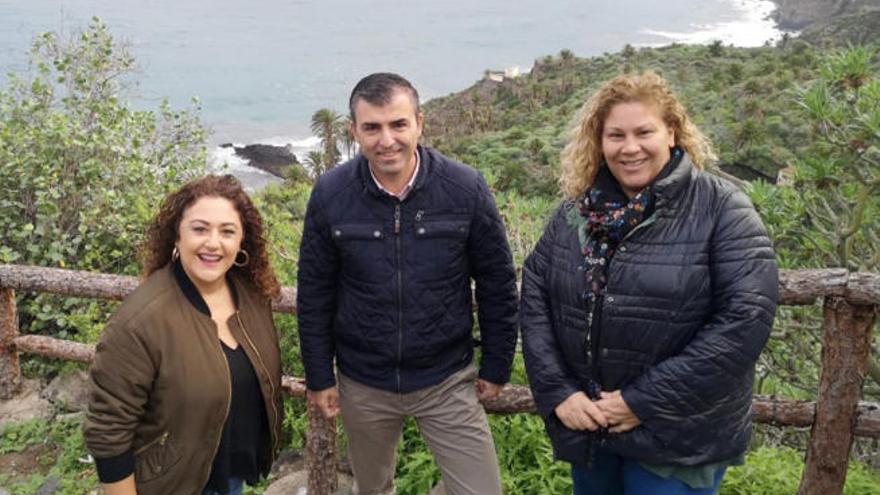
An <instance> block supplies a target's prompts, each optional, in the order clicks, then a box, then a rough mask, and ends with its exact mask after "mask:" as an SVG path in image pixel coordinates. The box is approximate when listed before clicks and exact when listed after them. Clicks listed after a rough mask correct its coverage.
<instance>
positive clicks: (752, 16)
mask: <svg viewBox="0 0 880 495" xmlns="http://www.w3.org/2000/svg"><path fill="white" fill-rule="evenodd" d="M731 3H732V4H733V7H734V8H735V9H737V10H738V11H740V12H741V13H742V18H741V19H739V20H736V21H729V22H717V23H710V24H693V26H692V27H693V28H694V30H693V31H690V32H674V31H660V30H654V29H645V30H643V31H642V32H643V33H645V34H650V35H653V36H658V37H661V38H665V39H667V40H668V41H670V42H675V43H687V44H708V43H712V42H714V41H716V40H718V41H721V42H722V43H724V44H730V45H735V46H743V47H749V46H761V45H763V44H764V43H766V42H768V41H769V42H773V41H776V40H777V39H779V38H780V37H782V35H783V31H781V30H780V29H779V28H778V27H777V26H776V23H775V22H774V21H773V20H772V19H771V18H770V14H772V13H773V11H774V10H775V9H776V5H774V4H773V2H770V1H768V0H731ZM661 44H662V43H661Z"/></svg>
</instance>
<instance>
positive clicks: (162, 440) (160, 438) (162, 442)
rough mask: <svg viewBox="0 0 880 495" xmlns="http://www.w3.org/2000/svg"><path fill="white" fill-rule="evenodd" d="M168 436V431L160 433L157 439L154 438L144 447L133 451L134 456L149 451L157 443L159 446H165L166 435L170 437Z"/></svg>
mask: <svg viewBox="0 0 880 495" xmlns="http://www.w3.org/2000/svg"><path fill="white" fill-rule="evenodd" d="M170 434H171V433H170V432H169V431H164V432H162V434H161V435H159V436H158V437H156V438H154V439H152V440H150V441H149V442H147V443H146V444H145V445H143V446H142V447H141V448H139V449H137V450H135V451H134V455H138V454H140V453H142V452H144V451H146V450H147V449H149V448H150V447H152V446H153V445H156V444H157V443H158V444H159V445H165V441H167V440H168V435H170Z"/></svg>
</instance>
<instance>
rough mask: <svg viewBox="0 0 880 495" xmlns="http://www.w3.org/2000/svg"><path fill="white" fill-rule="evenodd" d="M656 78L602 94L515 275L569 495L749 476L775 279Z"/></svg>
mask: <svg viewBox="0 0 880 495" xmlns="http://www.w3.org/2000/svg"><path fill="white" fill-rule="evenodd" d="M712 159H714V155H713V153H712V149H711V146H710V144H709V142H708V140H707V139H706V138H705V136H703V134H702V133H700V131H699V130H698V129H697V128H696V127H695V126H694V124H693V123H692V122H691V121H690V119H689V118H688V115H687V112H686V111H685V109H684V107H683V106H682V105H681V103H680V102H679V101H678V99H677V98H676V97H675V95H674V94H673V93H672V91H671V90H670V89H669V87H668V85H667V84H666V82H665V81H664V80H663V79H662V78H661V77H660V76H658V75H657V74H655V73H653V72H645V73H642V74H639V75H623V76H619V77H617V78H615V79H613V80H611V81H609V82H607V83H605V84H604V85H603V86H602V87H601V88H599V90H598V91H596V93H595V94H594V95H593V96H592V97H591V98H590V99H589V101H587V103H586V104H585V105H584V107H583V109H582V110H581V111H580V113H579V114H578V116H577V118H576V122H575V126H574V128H573V130H572V135H571V141H570V142H569V144H568V145H567V146H566V147H565V149H564V151H563V153H562V166H563V173H562V180H561V183H562V189H563V193H564V196H565V200H564V201H563V204H562V206H561V207H560V208H559V209H558V210H557V212H556V213H555V215H554V216H553V218H552V219H551V220H550V222H549V223H548V225H547V227H546V230H545V232H544V235H543V236H542V238H541V240H540V241H539V242H538V244H537V246H536V247H535V249H534V251H533V252H532V253H531V254H530V255H529V257H528V259H527V260H526V262H525V265H524V267H523V283H522V300H521V310H520V318H521V327H522V334H523V351H524V354H525V362H526V369H527V372H528V375H529V382H530V386H531V388H532V392H533V395H534V398H535V402H536V404H537V406H538V410H539V412H540V413H541V415H542V417H543V418H544V421H545V424H546V427H547V432H548V435H549V436H550V439H551V441H552V443H553V449H554V453H555V455H556V458H557V459H560V460H564V461H568V462H570V463H571V464H572V479H573V485H574V493H575V494H577V495H580V494H626V495H633V494H653V493H663V494H711V493H717V490H718V487H719V486H720V483H721V478H722V477H723V475H724V472H725V469H726V468H727V467H728V466H731V465H735V464H739V463H741V462H742V461H743V458H744V453H745V451H746V448H747V445H748V440H749V436H750V433H751V424H750V416H751V412H750V405H751V387H752V379H753V376H754V368H755V361H756V360H757V358H758V355H759V354H760V352H761V349H762V348H763V346H764V344H765V342H766V340H767V337H768V335H769V332H770V329H771V327H772V322H773V317H774V314H775V310H776V298H777V268H776V263H775V260H774V253H773V247H772V244H771V242H770V240H769V239H768V238H767V233H766V230H765V228H764V226H763V224H762V223H761V220H760V218H759V217H758V215H757V214H756V212H755V210H754V208H753V207H752V205H751V203H750V202H749V200H748V198H747V197H746V196H745V194H743V193H742V192H741V191H739V190H738V189H737V188H736V187H734V186H733V185H732V184H730V183H728V182H726V181H725V180H723V179H720V178H718V177H716V176H714V175H711V174H708V173H706V172H704V171H703V169H704V167H705V166H706V165H707V162H708V161H710V160H712Z"/></svg>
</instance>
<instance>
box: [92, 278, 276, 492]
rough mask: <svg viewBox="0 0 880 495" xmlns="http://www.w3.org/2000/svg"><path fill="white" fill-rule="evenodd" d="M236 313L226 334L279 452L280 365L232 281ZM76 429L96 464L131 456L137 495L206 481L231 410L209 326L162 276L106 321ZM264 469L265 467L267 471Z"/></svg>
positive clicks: (263, 306) (263, 320) (264, 328)
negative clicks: (240, 352) (245, 362)
mask: <svg viewBox="0 0 880 495" xmlns="http://www.w3.org/2000/svg"><path fill="white" fill-rule="evenodd" d="M230 280H231V281H232V283H233V284H234V288H235V293H236V294H237V296H238V307H239V310H238V311H237V312H236V313H235V314H234V315H233V316H232V317H230V319H229V321H228V325H229V329H230V331H231V332H232V334H233V335H234V336H235V338H236V340H238V342H239V344H240V345H242V346H243V348H244V350H245V353H246V354H247V356H248V358H249V359H250V361H251V364H252V365H253V368H254V371H255V372H256V374H257V378H258V380H259V383H260V389H261V392H262V395H263V397H264V399H265V408H266V414H267V417H268V419H269V426H270V427H269V430H270V436H271V438H270V445H269V448H270V449H271V450H272V452H270V455H269V456H267V457H266V458H268V459H274V455H275V453H276V452H277V449H278V443H279V438H280V428H281V414H282V408H281V403H280V390H281V358H280V351H279V348H278V337H277V334H276V332H275V327H274V324H273V321H272V311H271V307H270V303H269V301H267V300H266V299H265V298H264V297H263V296H262V295H261V294H260V293H259V292H258V291H257V290H256V288H255V287H254V286H253V285H252V284H250V283H248V282H246V281H245V280H244V279H243V278H242V277H240V276H238V275H236V274H232V276H231V277H230ZM96 351H97V352H96V355H95V361H94V363H93V365H92V370H91V381H92V383H91V387H92V389H91V395H90V400H89V407H88V412H87V416H86V421H85V425H84V434H85V440H86V445H87V447H88V448H89V450H90V451H91V453H92V454H93V456H94V457H95V458H96V459H98V460H102V459H117V460H118V459H123V460H125V459H129V462H130V457H132V456H133V461H134V466H133V468H134V476H135V483H136V485H137V490H138V494H139V495H152V494H157V495H158V494H162V495H167V494H182V495H189V494H193V495H195V494H200V493H201V492H202V489H203V488H204V486H205V484H206V483H207V481H208V477H209V476H210V472H211V467H212V462H213V460H214V456H215V454H216V451H217V448H218V446H219V443H220V438H221V436H222V433H223V426H224V424H225V422H226V416H227V414H228V411H229V404H230V400H231V382H230V376H229V369H228V364H227V361H226V357H225V356H224V353H223V350H222V348H221V344H220V341H219V339H218V338H217V329H216V324H215V323H214V321H213V320H211V318H210V317H209V316H207V315H205V314H203V313H201V312H200V311H198V310H197V309H196V308H195V307H193V305H192V304H191V303H190V302H189V301H188V300H187V298H186V296H185V295H184V293H183V291H182V289H181V288H180V286H179V284H178V283H177V281H176V280H175V277H174V272H173V269H172V267H171V266H170V265H169V266H166V267H164V268H162V269H160V270H158V271H157V272H155V273H154V274H152V275H151V276H150V277H148V278H147V279H146V280H145V281H144V282H143V283H142V284H141V285H140V286H139V287H138V288H137V289H136V290H135V291H134V292H133V293H132V294H131V295H129V296H128V297H127V298H126V300H125V302H124V303H123V304H122V306H121V307H120V308H119V310H118V311H117V313H116V314H115V315H114V316H113V317H112V318H111V319H110V321H109V322H108V324H107V326H106V328H105V329H104V332H103V333H102V336H101V340H100V342H99V343H98V346H97V349H96ZM269 467H270V466H264V470H267V469H268V468H269Z"/></svg>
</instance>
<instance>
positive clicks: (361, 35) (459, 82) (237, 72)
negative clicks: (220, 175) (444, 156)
mask: <svg viewBox="0 0 880 495" xmlns="http://www.w3.org/2000/svg"><path fill="white" fill-rule="evenodd" d="M772 9H773V5H772V3H770V2H769V1H766V0H664V1H662V2H656V1H654V0H614V1H606V0H579V1H574V0H549V1H548V0H518V1H509V0H445V1H444V0H410V1H408V2H399V1H388V0H256V1H251V2H244V1H240V0H239V1H235V0H0V87H2V86H3V85H4V84H5V80H6V74H7V73H9V72H22V71H26V70H27V68H28V67H27V52H28V48H29V46H30V43H31V41H32V39H33V37H34V36H35V35H37V34H38V33H40V32H44V31H50V30H52V31H63V32H65V33H68V34H70V33H75V32H76V31H77V30H79V29H82V28H83V27H85V26H86V25H87V24H88V21H89V19H90V18H91V17H92V16H98V17H100V18H101V19H102V20H103V21H104V22H105V23H106V24H107V25H108V26H109V27H110V29H111V31H112V32H113V33H114V35H115V36H117V37H118V38H119V39H124V40H126V41H127V42H128V43H129V44H130V47H131V51H132V52H133V54H134V55H135V57H136V59H137V61H138V63H139V66H140V72H139V74H138V75H137V82H138V84H137V86H136V87H135V88H133V90H132V94H131V95H130V100H131V101H132V103H133V105H135V106H136V107H138V108H156V107H157V106H158V104H159V101H160V100H161V99H162V98H168V99H169V100H170V101H171V103H172V104H173V105H176V106H185V105H187V104H188V102H189V101H190V99H191V98H192V97H198V98H199V99H200V101H201V105H202V117H203V121H204V122H205V123H206V124H207V125H208V126H209V127H210V128H211V129H212V137H211V143H212V144H219V143H223V142H235V143H253V142H266V143H273V144H284V143H292V144H293V146H294V148H295V149H297V150H299V151H302V150H305V149H307V148H308V147H309V146H312V145H314V143H315V140H314V139H310V133H309V130H308V122H309V118H310V116H311V114H312V113H313V112H314V111H315V110H317V109H319V108H322V107H330V108H334V109H336V110H337V111H340V112H343V111H345V109H346V104H347V98H348V93H349V91H350V89H351V87H352V86H353V85H354V84H355V83H356V82H357V80H358V79H359V78H360V77H362V76H363V75H366V74H368V73H371V72H376V71H393V72H398V73H400V74H402V75H404V76H406V77H408V78H409V79H410V80H411V81H412V82H413V83H414V84H415V86H416V87H417V88H418V89H419V91H420V92H421V94H422V97H423V99H425V100H426V99H430V98H431V97H434V96H441V95H446V94H448V93H451V92H454V91H458V90H461V89H464V88H465V87H467V86H469V85H470V84H472V83H473V82H475V81H476V80H478V79H480V78H481V77H482V75H483V72H484V71H485V70H486V69H498V70H503V69H507V68H511V67H518V68H519V70H520V71H523V72H526V71H528V70H529V69H530V68H531V66H532V63H533V62H534V60H536V59H538V58H540V57H543V56H545V55H548V54H557V53H558V52H559V51H560V50H562V49H565V48H567V49H570V50H572V51H573V52H574V53H575V54H577V55H579V56H591V55H597V54H601V53H603V52H614V51H617V50H620V49H621V48H622V47H623V46H624V45H625V44H627V43H629V44H633V45H662V44H668V43H671V42H685V43H707V42H710V41H712V40H715V39H720V40H722V41H724V42H725V43H732V44H736V45H740V46H754V45H760V44H763V43H765V42H766V41H768V40H770V39H773V38H774V37H776V36H779V34H780V33H779V32H778V30H777V29H776V27H775V25H774V23H773V22H772V21H770V20H769V19H768V18H767V16H768V14H769V13H770V12H771V11H772ZM215 154H217V156H216V157H215V158H217V159H226V158H229V159H231V158H230V157H227V156H223V152H222V151H220V150H217V151H216V152H215Z"/></svg>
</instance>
